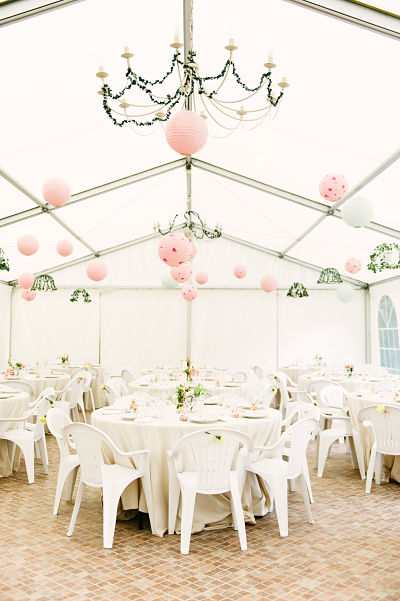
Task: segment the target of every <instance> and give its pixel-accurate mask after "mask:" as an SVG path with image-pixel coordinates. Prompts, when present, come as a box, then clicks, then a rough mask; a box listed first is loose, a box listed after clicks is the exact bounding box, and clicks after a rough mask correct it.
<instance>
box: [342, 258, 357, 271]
mask: <svg viewBox="0 0 400 601" xmlns="http://www.w3.org/2000/svg"><path fill="white" fill-rule="evenodd" d="M344 267H345V269H346V271H348V272H349V273H358V272H359V271H360V269H361V261H360V260H359V259H356V258H355V257H352V258H351V259H347V261H346V263H345V266H344Z"/></svg>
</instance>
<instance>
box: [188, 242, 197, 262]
mask: <svg viewBox="0 0 400 601" xmlns="http://www.w3.org/2000/svg"><path fill="white" fill-rule="evenodd" d="M189 247H190V257H189V261H192V260H193V259H194V258H195V256H196V255H197V246H196V245H195V243H194V242H192V241H191V240H189Z"/></svg>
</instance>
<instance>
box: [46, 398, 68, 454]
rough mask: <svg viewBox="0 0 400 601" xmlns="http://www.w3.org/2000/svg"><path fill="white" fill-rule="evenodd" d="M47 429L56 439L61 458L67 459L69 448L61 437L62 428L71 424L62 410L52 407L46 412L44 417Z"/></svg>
mask: <svg viewBox="0 0 400 601" xmlns="http://www.w3.org/2000/svg"><path fill="white" fill-rule="evenodd" d="M46 423H47V427H48V428H49V430H50V432H51V433H52V435H53V436H54V438H55V439H56V442H57V445H58V449H59V451H60V455H61V457H68V455H70V452H69V447H68V444H67V442H66V440H65V439H64V437H63V428H65V426H67V425H68V424H72V421H71V420H70V419H69V417H68V415H67V414H66V413H65V411H63V410H62V409H59V408H58V407H53V408H52V409H50V411H48V412H47V416H46Z"/></svg>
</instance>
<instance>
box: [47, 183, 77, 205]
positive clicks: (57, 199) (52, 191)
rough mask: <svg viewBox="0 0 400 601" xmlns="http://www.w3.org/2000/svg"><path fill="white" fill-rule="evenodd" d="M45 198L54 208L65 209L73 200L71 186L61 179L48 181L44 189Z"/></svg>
mask: <svg viewBox="0 0 400 601" xmlns="http://www.w3.org/2000/svg"><path fill="white" fill-rule="evenodd" d="M42 193H43V198H44V199H45V201H46V202H47V203H49V205H52V206H53V207H63V206H64V205H65V204H66V203H67V202H68V201H69V199H70V198H71V188H70V187H69V184H68V183H67V182H66V181H65V180H63V179H61V178H60V177H52V178H50V179H48V180H47V181H46V182H45V183H44V184H43V188H42Z"/></svg>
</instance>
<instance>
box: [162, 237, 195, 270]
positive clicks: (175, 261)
mask: <svg viewBox="0 0 400 601" xmlns="http://www.w3.org/2000/svg"><path fill="white" fill-rule="evenodd" d="M158 256H159V257H160V259H161V261H162V262H163V263H165V264H166V265H169V266H170V267H177V266H178V265H183V263H187V262H188V261H189V258H190V245H189V240H188V239H187V238H186V236H184V235H183V234H178V233H172V234H167V235H166V236H164V237H163V239H162V240H160V244H159V245H158Z"/></svg>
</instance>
